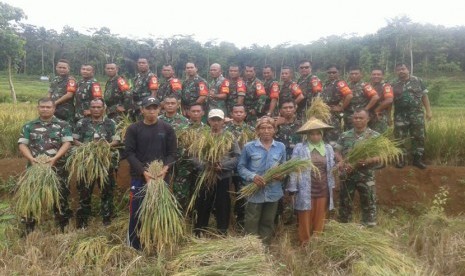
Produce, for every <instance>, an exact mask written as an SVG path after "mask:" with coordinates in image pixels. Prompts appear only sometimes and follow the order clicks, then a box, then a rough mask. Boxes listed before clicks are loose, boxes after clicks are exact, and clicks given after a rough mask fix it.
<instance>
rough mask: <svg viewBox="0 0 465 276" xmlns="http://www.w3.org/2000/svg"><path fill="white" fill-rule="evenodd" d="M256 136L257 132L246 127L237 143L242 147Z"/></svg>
mask: <svg viewBox="0 0 465 276" xmlns="http://www.w3.org/2000/svg"><path fill="white" fill-rule="evenodd" d="M255 138H256V133H255V132H253V131H252V130H250V129H249V128H244V129H243V130H242V133H241V135H240V136H239V140H238V141H237V143H238V144H239V147H240V148H241V149H242V148H243V147H244V145H245V144H247V142H249V141H252V140H254V139H255Z"/></svg>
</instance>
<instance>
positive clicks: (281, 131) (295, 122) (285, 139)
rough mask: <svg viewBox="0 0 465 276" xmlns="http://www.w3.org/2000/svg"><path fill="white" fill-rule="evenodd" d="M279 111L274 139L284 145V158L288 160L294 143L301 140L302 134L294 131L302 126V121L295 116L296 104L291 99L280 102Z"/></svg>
mask: <svg viewBox="0 0 465 276" xmlns="http://www.w3.org/2000/svg"><path fill="white" fill-rule="evenodd" d="M279 113H280V116H279V117H278V119H277V120H276V126H277V129H278V131H277V132H276V136H275V139H276V141H279V142H281V143H283V144H284V145H285V146H286V160H289V159H290V158H291V156H292V151H293V150H294V147H295V145H297V143H301V142H302V135H299V134H297V133H296V131H297V130H298V129H299V128H300V127H301V126H302V121H301V120H300V119H299V118H298V117H297V114H296V104H295V102H294V101H293V100H292V99H287V100H286V101H285V102H282V103H281V106H280V107H279Z"/></svg>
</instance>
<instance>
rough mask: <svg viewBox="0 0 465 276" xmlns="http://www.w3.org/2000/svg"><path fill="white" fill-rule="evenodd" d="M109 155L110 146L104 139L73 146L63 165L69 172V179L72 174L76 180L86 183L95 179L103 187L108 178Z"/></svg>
mask: <svg viewBox="0 0 465 276" xmlns="http://www.w3.org/2000/svg"><path fill="white" fill-rule="evenodd" d="M111 157H112V151H111V146H110V144H109V143H108V142H107V141H106V140H104V139H100V140H98V141H92V142H88V143H83V144H82V145H80V146H78V147H74V148H73V149H72V150H71V156H70V157H69V158H68V160H66V165H65V167H66V169H67V170H68V171H69V172H70V174H69V179H70V180H71V179H72V178H73V176H76V180H77V181H82V182H84V183H85V184H86V185H90V184H92V183H94V182H95V181H97V182H98V184H99V185H100V187H101V188H103V186H104V184H105V182H106V181H107V180H108V171H109V169H110V165H111Z"/></svg>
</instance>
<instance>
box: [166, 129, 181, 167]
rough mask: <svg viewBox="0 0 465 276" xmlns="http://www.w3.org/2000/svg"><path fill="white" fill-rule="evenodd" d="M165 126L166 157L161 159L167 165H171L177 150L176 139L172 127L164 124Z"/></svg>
mask: <svg viewBox="0 0 465 276" xmlns="http://www.w3.org/2000/svg"><path fill="white" fill-rule="evenodd" d="M165 128H166V138H165V139H166V147H167V149H166V157H165V160H163V164H164V165H167V166H172V165H173V164H174V162H175V161H176V155H177V150H178V144H177V139H176V133H175V132H174V129H173V128H172V127H171V126H170V125H168V124H165Z"/></svg>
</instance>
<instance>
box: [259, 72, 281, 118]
mask: <svg viewBox="0 0 465 276" xmlns="http://www.w3.org/2000/svg"><path fill="white" fill-rule="evenodd" d="M262 74H263V80H264V83H263V86H264V87H265V92H266V95H267V99H266V104H265V110H266V111H267V113H266V115H267V116H268V117H271V116H274V115H275V114H274V113H275V108H276V106H277V105H278V100H279V82H278V81H277V80H276V79H275V70H274V68H273V67H271V66H270V65H265V66H263V70H262Z"/></svg>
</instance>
